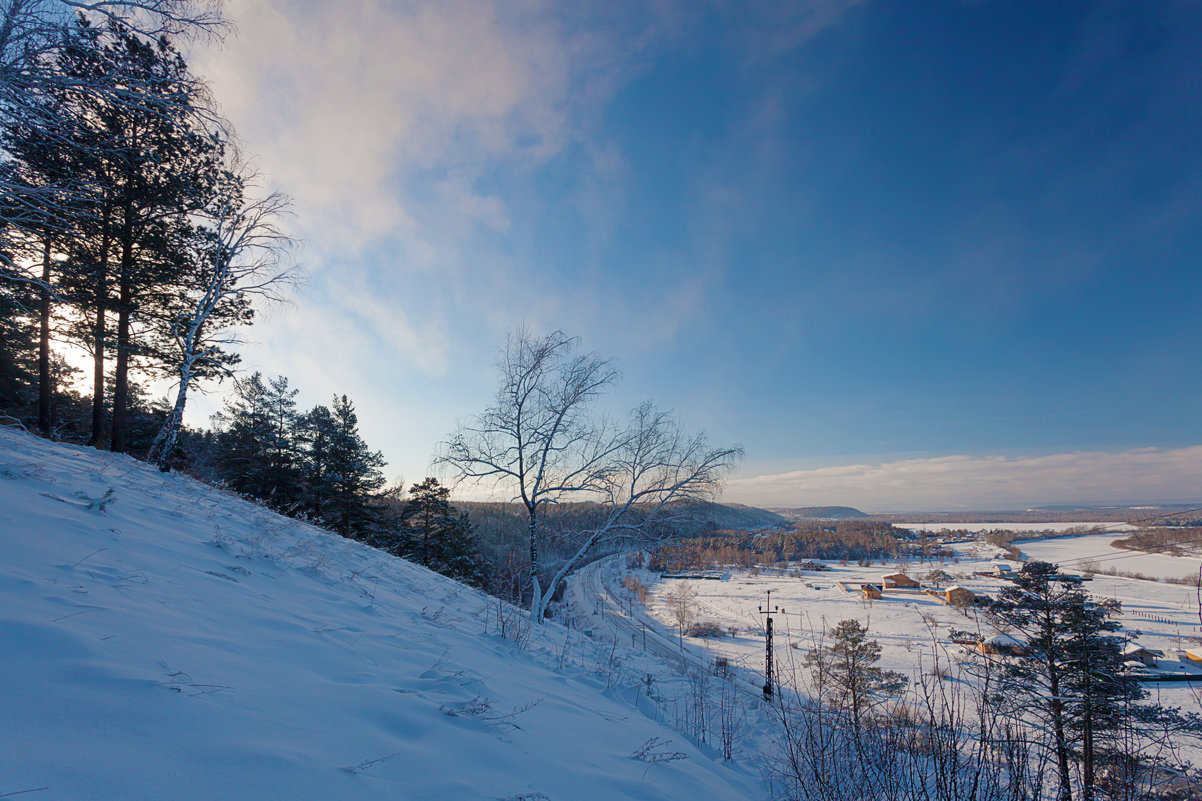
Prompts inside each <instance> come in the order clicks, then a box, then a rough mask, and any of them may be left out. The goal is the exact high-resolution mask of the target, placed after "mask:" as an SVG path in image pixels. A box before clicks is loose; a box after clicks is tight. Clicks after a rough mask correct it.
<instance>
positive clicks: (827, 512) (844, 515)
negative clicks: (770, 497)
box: [768, 506, 868, 520]
mask: <svg viewBox="0 0 1202 801" xmlns="http://www.w3.org/2000/svg"><path fill="white" fill-rule="evenodd" d="M768 510H769V511H770V512H775V513H776V514H778V515H780V516H781V517H784V518H786V519H788V520H848V519H851V518H855V517H868V515H866V514H864V513H863V512H861V511H860V510H859V509H855V508H853V507H851V506H796V507H787V506H771V507H769V509H768Z"/></svg>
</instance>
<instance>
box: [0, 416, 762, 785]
mask: <svg viewBox="0 0 1202 801" xmlns="http://www.w3.org/2000/svg"><path fill="white" fill-rule="evenodd" d="M502 623H504V628H505V630H506V631H505V633H506V634H508V635H510V636H503V634H502V631H501V629H502ZM514 623H516V617H515V616H514V615H513V613H512V612H507V611H506V608H503V607H500V606H498V604H497V603H496V602H495V601H493V600H490V599H489V598H487V597H486V596H484V595H482V594H480V593H477V592H475V591H473V590H470V589H467V588H465V587H463V586H462V585H459V584H457V583H455V582H453V581H450V580H448V579H445V578H443V577H441V576H438V575H436V574H433V573H430V572H428V571H426V570H424V569H422V568H419V567H416V566H413V565H410V564H408V563H406V562H403V561H400V560H396V559H392V558H391V557H387V556H385V555H383V554H381V553H379V552H376V551H373V550H371V549H369V548H366V547H364V546H361V545H359V544H357V543H354V542H350V541H347V540H343V539H341V538H339V537H336V536H334V535H331V534H328V533H325V532H323V531H320V530H318V529H315V528H313V527H311V526H307V525H304V524H300V523H297V522H295V521H292V520H289V519H286V518H283V517H280V516H278V515H275V514H273V513H271V512H268V511H266V510H265V509H263V508H262V507H259V506H256V505H253V504H250V503H247V502H244V501H241V500H239V499H236V498H233V497H230V496H229V495H226V494H223V493H221V492H218V491H216V490H213V489H211V488H208V487H206V486H204V485H201V484H198V483H196V482H194V481H192V480H190V479H187V478H184V477H181V476H177V475H167V474H161V473H158V472H156V471H155V470H153V469H152V468H150V467H148V466H146V465H144V464H141V463H139V462H137V461H135V460H133V459H130V458H127V457H123V456H114V455H111V454H104V453H100V452H97V451H94V450H91V449H86V448H79V447H70V446H62V445H54V444H50V443H47V442H45V441H42V440H39V439H37V438H34V437H31V436H28V435H25V434H21V433H16V432H13V431H8V430H0V797H7V796H12V795H17V794H22V795H20V797H21V798H30V799H35V798H36V799H113V800H114V801H116V800H117V799H121V801H125V800H126V799H168V798H170V799H205V800H206V801H210V800H211V799H255V800H256V801H265V800H267V799H310V798H311V799H332V798H337V799H360V798H380V799H385V798H386V799H390V800H395V799H407V801H415V800H417V799H431V800H433V799H439V800H440V801H441V800H444V799H518V798H525V799H551V801H565V800H566V799H741V798H761V797H764V796H765V795H766V793H765V790H764V788H763V786H762V785H761V783H760V781H759V780H758V778H757V776H756V775H755V774H753V773H752V772H751V771H749V770H747V769H742V770H740V769H739V768H735V767H731V766H729V765H728V764H726V763H723V762H722V761H721V760H720V759H718V758H716V756H715V755H714V753H712V752H711V751H710V750H708V749H706V750H699V749H698V748H695V747H694V746H693V745H691V744H690V743H689V742H688V741H687V740H686V739H685V738H684V737H682V736H681V735H679V734H676V733H675V732H672V731H671V730H669V729H667V728H665V727H663V726H660V725H658V724H657V723H656V722H655V721H653V720H651V719H650V718H648V717H646V716H645V715H643V714H641V713H640V712H639V711H637V709H636V707H635V705H633V704H632V703H631V698H630V696H629V694H624V693H623V692H622V691H621V690H619V689H615V688H610V689H608V690H607V689H606V681H605V679H604V678H603V677H599V676H598V674H597V670H596V666H598V665H602V664H604V661H605V658H606V653H608V651H606V652H600V651H598V650H597V649H596V646H594V644H593V643H592V642H591V641H589V640H587V639H586V638H583V637H582V636H579V635H577V634H576V633H573V632H568V631H566V630H565V629H563V628H561V627H558V626H554V625H548V626H546V627H544V630H543V631H540V632H539V633H538V634H537V636H535V637H534V638H532V639H531V640H530V641H529V642H528V643H524V644H523V643H520V642H515V639H514V638H513V636H512V632H513V630H514V629H513V624H514ZM640 750H642V751H643V753H642V758H641V759H640V758H635V757H634V756H633V755H635V754H636V753H637V752H639V751H640ZM670 753H671V754H672V755H682V756H683V758H677V759H672V760H668V759H667V756H668V755H669V754H670Z"/></svg>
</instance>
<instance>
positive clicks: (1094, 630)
mask: <svg viewBox="0 0 1202 801" xmlns="http://www.w3.org/2000/svg"><path fill="white" fill-rule="evenodd" d="M1082 581H1083V579H1082V578H1081V577H1080V576H1074V575H1067V574H1064V573H1061V572H1060V571H1059V569H1058V568H1057V567H1056V566H1055V565H1052V564H1049V563H1047V562H1027V563H1026V564H1024V565H1023V567H1022V570H1020V571H1019V572H1018V574H1017V575H1016V576H1015V578H1014V580H1013V583H1012V584H1011V585H1010V586H1007V587H1006V588H1005V589H1003V590H1002V591H1001V592H999V593H998V597H997V600H996V601H995V602H994V603H993V604H992V605H991V607H990V610H989V612H990V616H991V617H992V619H993V620H994V622H995V624H996V625H998V626H999V628H1003V629H1004V630H1007V631H1011V632H1014V633H1016V634H1018V635H1020V636H1022V637H1023V638H1024V639H1025V640H1026V644H1025V649H1026V653H1025V654H1024V655H1023V656H1013V657H999V659H1000V661H1001V663H1002V668H1003V681H1004V682H1005V690H1004V692H1003V693H1002V695H1001V697H1004V698H1006V699H1007V700H1008V701H1009V702H1010V703H1012V704H1014V706H1015V709H1016V711H1017V713H1018V714H1021V715H1026V716H1029V718H1030V719H1033V720H1034V721H1036V722H1037V725H1038V728H1039V730H1041V731H1042V732H1043V734H1044V736H1045V738H1046V741H1047V743H1048V747H1049V749H1050V752H1051V754H1052V757H1053V760H1054V762H1055V764H1056V772H1057V779H1058V784H1059V788H1058V797H1059V798H1060V799H1062V801H1071V799H1072V798H1073V771H1072V763H1073V762H1074V761H1077V762H1079V767H1080V769H1081V798H1082V799H1085V801H1089V799H1092V798H1093V797H1094V792H1095V790H1094V788H1095V784H1096V775H1097V768H1098V766H1099V762H1100V757H1101V755H1102V754H1103V752H1104V751H1105V750H1107V741H1108V740H1110V739H1112V738H1114V737H1115V736H1117V735H1119V734H1121V733H1122V732H1123V731H1124V729H1126V728H1127V727H1128V726H1130V725H1131V724H1132V723H1133V722H1134V721H1133V717H1132V715H1133V714H1134V706H1133V703H1132V702H1134V701H1136V700H1138V699H1140V698H1142V697H1144V696H1145V695H1146V692H1145V691H1144V690H1143V689H1142V688H1141V687H1140V686H1139V684H1138V683H1137V682H1136V679H1135V677H1133V676H1132V675H1130V673H1129V672H1128V671H1127V670H1125V669H1124V667H1123V658H1122V639H1121V637H1119V636H1116V635H1115V634H1114V633H1113V632H1116V631H1118V630H1119V628H1120V626H1119V624H1118V623H1117V622H1116V621H1114V620H1111V619H1110V618H1111V615H1113V614H1115V613H1116V612H1118V611H1119V606H1118V603H1117V602H1115V601H1103V602H1096V601H1094V600H1093V599H1091V598H1090V596H1089V594H1088V593H1087V592H1085V590H1084V589H1083V588H1082Z"/></svg>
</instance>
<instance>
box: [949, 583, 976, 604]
mask: <svg viewBox="0 0 1202 801" xmlns="http://www.w3.org/2000/svg"><path fill="white" fill-rule="evenodd" d="M973 597H974V596H973V594H972V590H966V589H964V588H963V587H960V586H955V587H948V588H947V589H946V590H944V591H943V600H944V603H947V604H950V605H952V606H968V605H969V604H971V603H972V599H973Z"/></svg>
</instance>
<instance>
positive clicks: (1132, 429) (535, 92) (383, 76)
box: [197, 0, 1202, 510]
mask: <svg viewBox="0 0 1202 801" xmlns="http://www.w3.org/2000/svg"><path fill="white" fill-rule="evenodd" d="M230 12H231V15H232V16H233V18H234V20H235V22H236V23H237V24H238V26H239V29H240V36H239V37H238V38H237V39H236V40H232V41H230V42H228V43H227V44H226V45H225V46H224V47H222V48H220V49H212V50H209V51H206V52H203V53H200V54H199V56H198V59H197V63H198V66H199V69H200V70H201V71H202V72H203V73H204V74H206V75H208V76H209V77H210V79H211V81H212V83H213V85H214V90H215V93H216V95H217V97H218V98H219V100H220V101H221V103H222V105H223V107H224V109H225V111H226V112H227V114H228V115H229V116H230V117H231V118H232V119H233V121H234V123H235V124H236V126H237V127H238V129H239V132H240V133H241V134H242V136H243V138H244V140H245V143H246V148H247V150H248V151H250V152H252V153H256V154H258V155H259V158H260V162H261V165H262V167H263V169H264V171H265V173H266V174H267V175H268V176H269V177H270V179H271V181H272V184H273V186H274V187H275V188H278V189H281V190H283V191H286V192H288V193H290V194H291V195H292V196H293V197H294V198H295V201H296V211H297V217H296V220H295V222H294V226H295V229H296V232H297V234H298V235H299V236H300V237H302V238H303V239H304V240H305V243H306V246H305V251H304V256H303V259H304V261H305V264H306V266H307V268H308V271H309V275H310V280H309V286H308V288H307V290H306V291H305V292H304V293H302V294H301V295H299V296H298V297H297V299H296V301H295V302H294V304H293V305H292V306H290V307H287V308H284V309H279V310H276V311H274V312H272V313H270V314H269V315H267V317H266V318H265V319H264V320H263V321H262V322H260V324H259V325H257V326H256V327H255V328H254V329H253V330H252V331H251V332H250V333H249V337H250V338H251V339H252V340H253V343H252V345H251V346H250V348H249V350H248V353H247V358H246V362H247V364H248V366H252V367H259V368H261V369H263V370H264V371H265V372H268V373H283V374H285V375H287V376H289V377H290V378H291V379H292V380H293V383H294V384H296V385H298V386H299V387H300V388H301V390H302V397H303V399H304V400H305V401H306V402H308V403H318V402H323V401H327V400H328V397H329V395H331V394H332V393H334V392H339V393H341V392H346V393H347V394H349V395H350V396H351V397H352V398H353V399H354V400H355V401H356V402H357V404H358V406H359V408H360V411H361V417H362V423H363V427H364V431H365V433H366V435H367V436H368V439H369V441H370V442H372V443H373V445H375V446H376V447H379V448H382V449H383V450H384V452H385V455H386V457H387V458H388V459H389V461H390V462H391V467H390V472H391V473H392V474H393V475H394V476H403V477H404V478H405V479H406V480H410V481H412V480H420V478H421V477H422V476H424V475H425V473H426V471H427V466H428V463H429V460H430V456H431V454H432V452H433V450H434V448H435V446H436V444H437V442H438V440H439V439H440V438H442V437H443V436H445V435H446V434H447V433H448V432H449V431H450V430H451V429H452V428H453V426H454V423H455V420H456V419H457V418H460V417H463V416H465V415H468V414H471V413H473V412H475V411H478V410H480V409H481V408H483V406H484V405H485V404H486V403H487V402H488V400H489V397H490V395H491V392H492V386H493V380H494V377H493V368H492V364H493V361H494V359H495V357H496V354H497V351H498V349H499V347H500V346H501V344H502V343H503V341H504V337H505V334H506V332H507V331H508V330H511V329H512V328H514V327H516V326H517V325H521V324H525V325H527V326H529V327H530V328H531V329H533V330H536V331H544V330H552V329H555V328H560V329H563V330H565V331H567V332H569V333H571V334H576V335H579V336H580V337H582V339H583V342H584V345H585V347H587V348H589V349H592V350H597V351H600V352H602V353H605V354H607V355H612V356H614V357H615V358H616V359H617V361H618V363H619V366H620V368H621V369H622V372H623V374H624V381H623V384H622V387H621V389H620V391H619V392H618V394H617V396H616V397H615V398H613V399H612V402H613V404H614V405H615V406H618V405H632V404H633V403H635V402H637V401H638V400H641V399H642V398H652V399H655V400H656V401H657V402H659V403H660V404H661V405H664V406H667V407H670V408H674V409H676V410H677V411H678V412H679V413H680V415H681V416H682V417H683V418H684V419H685V421H686V422H687V423H689V424H690V425H691V426H693V427H697V428H706V429H707V430H708V431H709V432H710V434H711V436H712V437H713V439H715V440H717V441H720V442H741V443H742V444H743V445H744V446H745V447H746V449H747V460H746V462H745V463H744V465H743V467H742V469H741V470H740V472H739V474H738V476H737V477H736V479H735V480H733V481H732V482H731V484H730V487H729V489H728V491H727V494H726V497H727V498H728V499H729V500H744V501H747V502H752V503H760V504H779V505H792V504H796V505H802V504H826V503H845V504H850V505H858V506H861V507H864V508H869V509H874V510H884V509H905V508H910V509H916V508H955V507H958V506H969V507H979V506H981V505H989V506H993V507H998V506H1025V505H1031V504H1036V503H1046V502H1053V501H1104V500H1115V501H1156V500H1171V499H1190V498H1196V497H1198V495H1199V493H1198V490H1197V487H1199V486H1202V484H1200V483H1199V480H1200V479H1202V451H1199V450H1198V449H1196V448H1194V447H1193V446H1197V445H1199V444H1200V443H1202V434H1200V431H1199V424H1198V398H1199V396H1200V390H1202V371H1200V370H1199V369H1198V368H1199V366H1200V365H1199V356H1198V347H1197V346H1198V343H1199V341H1200V337H1199V334H1200V333H1202V331H1200V330H1199V329H1200V327H1202V323H1200V322H1199V317H1198V315H1197V314H1195V313H1194V306H1195V305H1196V303H1197V300H1198V299H1199V298H1202V292H1200V291H1199V290H1200V289H1202V286H1200V284H1202V278H1200V277H1199V270H1198V266H1199V264H1198V262H1199V255H1198V254H1200V253H1202V160H1200V159H1199V155H1200V154H1202V6H1199V5H1198V4H1197V3H1192V2H1184V0H1181V1H1179V2H1164V3H1156V4H1149V3H1138V2H1129V3H1103V2H1099V3H1084V2H1080V3H1078V2H1061V3H1044V2H1012V1H1007V2H1002V0H998V1H997V2H985V1H984V0H981V1H976V2H963V3H954V2H940V3H922V2H914V1H913V0H907V1H906V2H901V0H895V2H887V1H886V0H861V1H859V2H853V1H852V0H812V1H811V2H791V3H779V4H774V3H767V2H764V3H744V2H718V1H715V2H708V3H704V2H678V3H671V2H657V3H635V2H629V3H623V2H617V3H614V2H606V3H600V2H597V3H592V2H583V3H558V4H557V3H543V2H538V0H526V1H524V2H512V3H489V2H477V0H452V2H430V3H408V2H405V3H402V2H383V1H382V0H375V1H373V0H364V2H356V3H353V4H352V3H339V2H335V1H334V0H310V1H309V2H300V1H299V0H296V1H295V2H293V1H290V0H235V2H232V3H231V4H230ZM206 408H207V407H206V405H205V404H203V403H202V404H200V405H199V406H198V413H203V412H204V411H205V409H206ZM949 460H950V461H949ZM1049 460H1051V461H1049ZM949 464H952V465H955V468H954V469H950V470H949V469H948V465H949ZM1053 464H1054V465H1055V467H1054V468H1053V467H1051V466H1050V465H1053ZM861 468H863V469H861ZM966 476H972V477H973V478H972V480H971V481H969V480H968V479H967V478H964V479H963V480H962V481H958V480H957V477H966Z"/></svg>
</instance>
